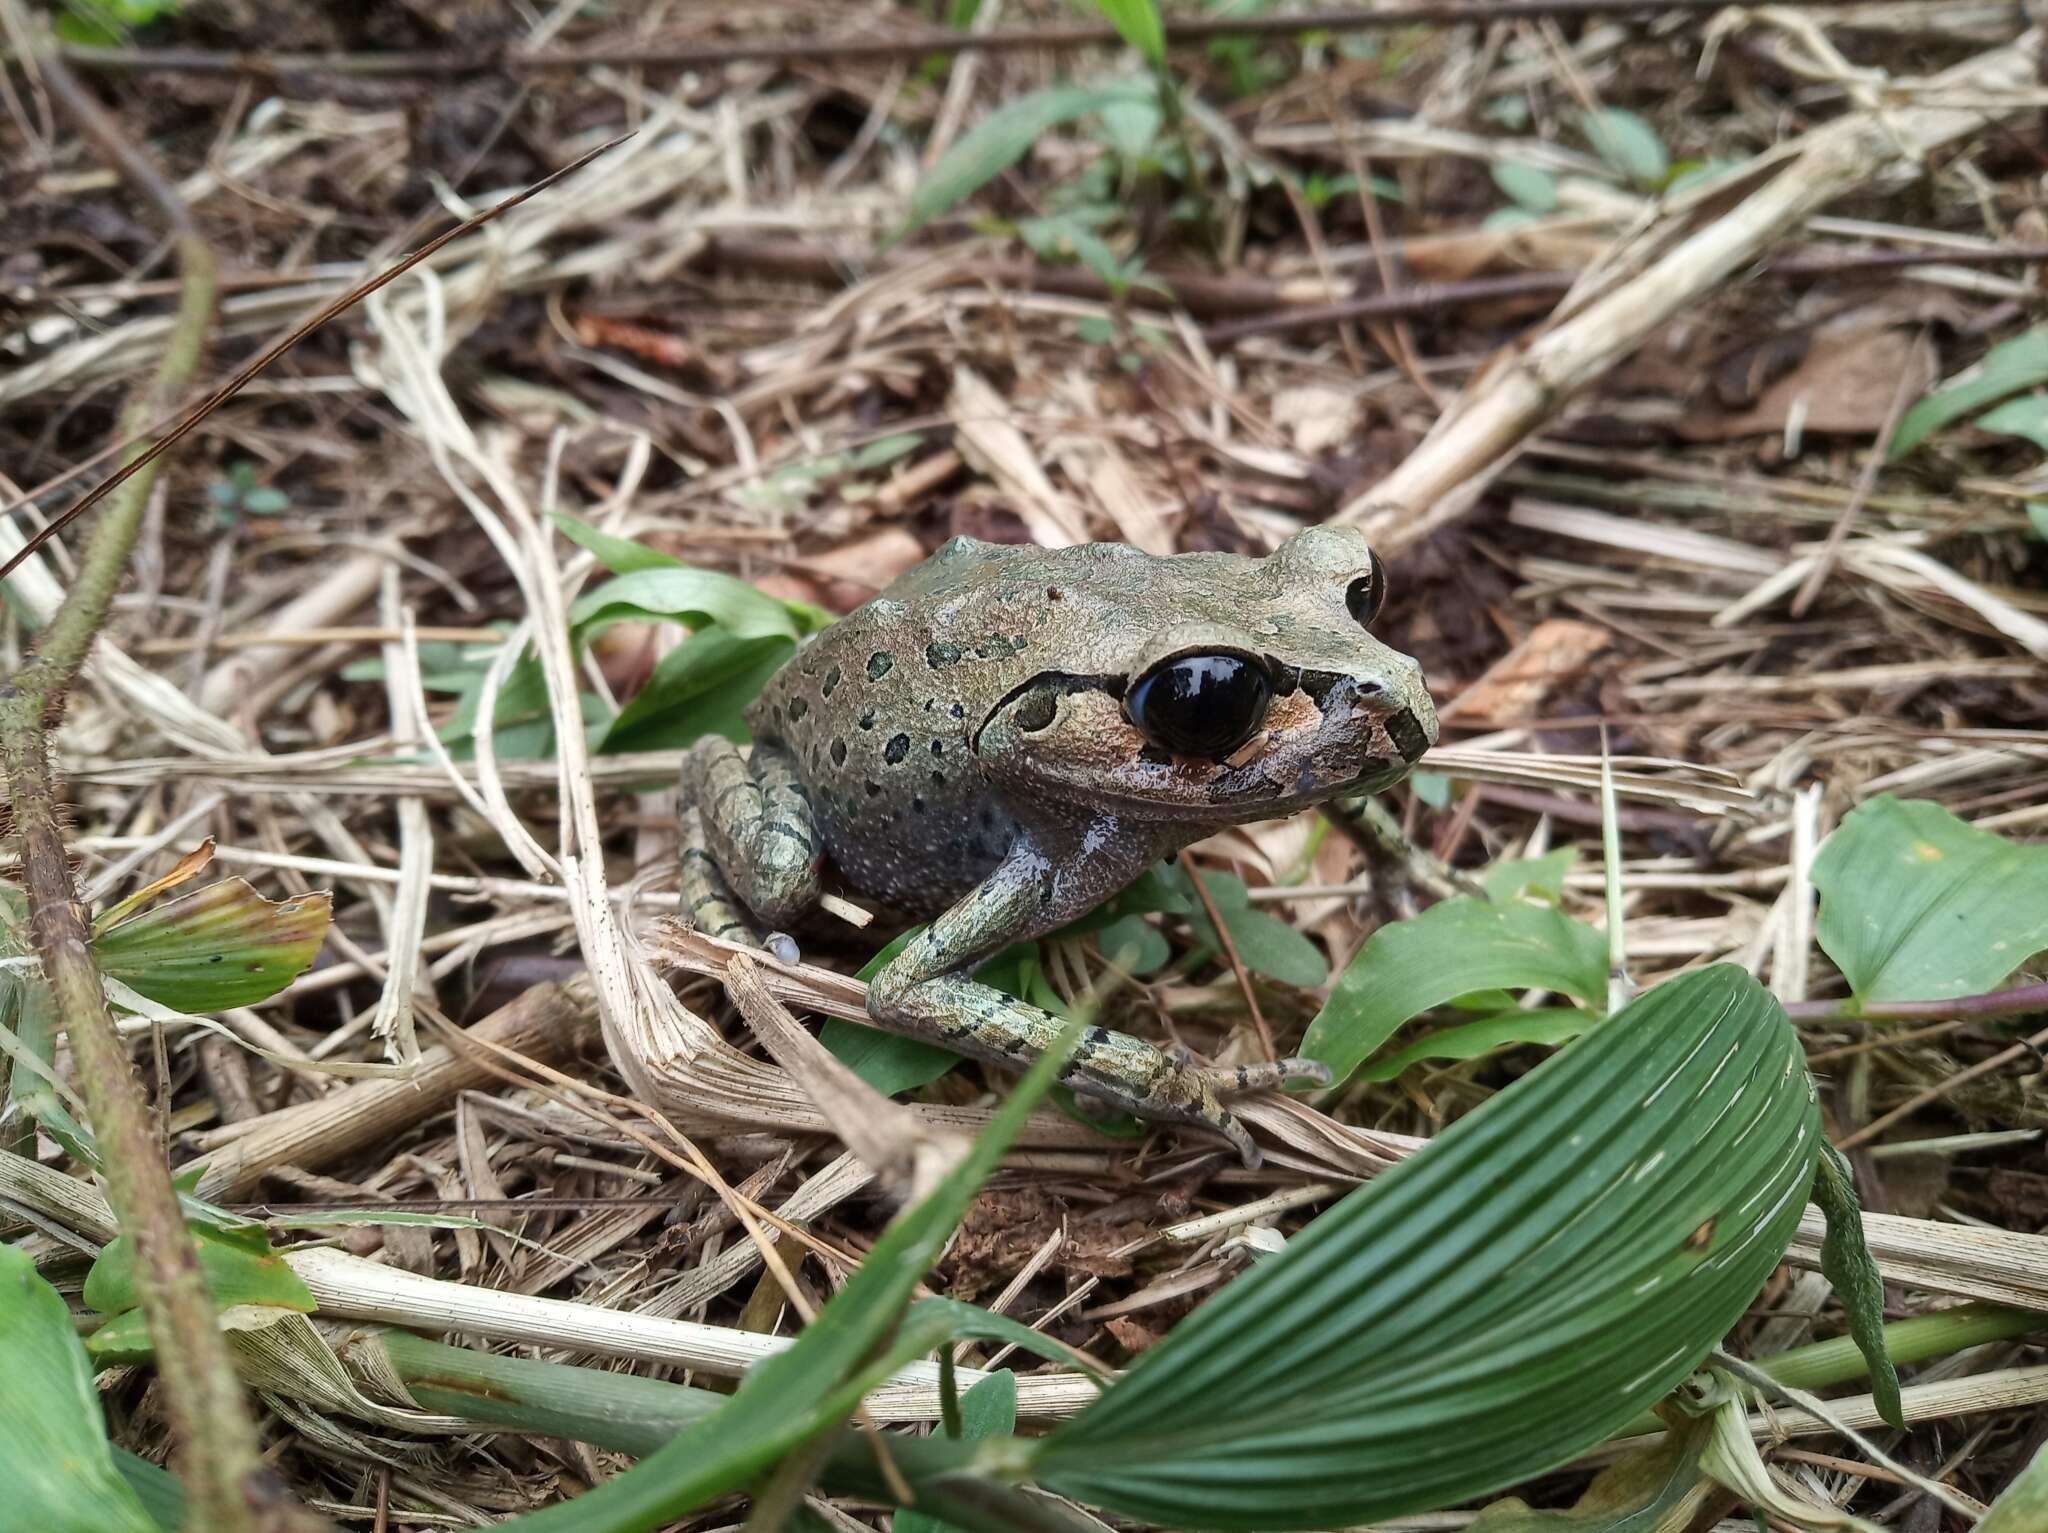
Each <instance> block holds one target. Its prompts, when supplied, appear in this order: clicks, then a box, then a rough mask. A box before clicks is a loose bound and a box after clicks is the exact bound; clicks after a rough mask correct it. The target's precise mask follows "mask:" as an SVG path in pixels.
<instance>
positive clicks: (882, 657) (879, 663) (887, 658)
mask: <svg viewBox="0 0 2048 1533" xmlns="http://www.w3.org/2000/svg"><path fill="white" fill-rule="evenodd" d="M895 663H896V657H895V656H894V655H892V654H890V653H889V652H888V651H887V650H885V649H878V650H876V651H875V652H874V653H873V654H872V655H869V656H868V680H869V681H880V680H881V679H882V678H883V677H884V676H886V675H888V674H889V667H890V666H892V665H894V664H895Z"/></svg>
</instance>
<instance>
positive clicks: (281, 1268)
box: [85, 1228, 319, 1315]
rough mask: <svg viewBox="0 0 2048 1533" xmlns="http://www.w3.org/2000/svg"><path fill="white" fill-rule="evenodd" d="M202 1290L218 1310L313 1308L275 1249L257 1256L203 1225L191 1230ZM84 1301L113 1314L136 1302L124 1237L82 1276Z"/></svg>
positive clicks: (131, 1250) (130, 1246) (130, 1249)
mask: <svg viewBox="0 0 2048 1533" xmlns="http://www.w3.org/2000/svg"><path fill="white" fill-rule="evenodd" d="M191 1234H192V1240H193V1246H194V1249H195V1250H196V1251H197V1252H198V1255H199V1269H200V1271H201V1273H202V1274H203V1275H204V1276H205V1278H206V1291H207V1293H208V1294H210V1295H212V1297H213V1302H214V1303H215V1304H216V1305H218V1306H219V1307H220V1308H222V1309H226V1308H228V1307H230V1306H232V1305H236V1304H266V1305H269V1306H271V1307H272V1308H274V1309H291V1310H297V1311H298V1312H299V1313H300V1314H302V1315H310V1314H312V1313H313V1312H314V1310H316V1309H317V1308H318V1307H319V1306H318V1305H316V1304H315V1303H314V1302H313V1295H312V1292H311V1290H309V1289H308V1288H307V1287H306V1285H305V1283H304V1282H303V1281H302V1280H301V1279H300V1277H299V1275H298V1274H297V1273H296V1272H294V1271H292V1269H291V1268H290V1266H288V1265H287V1264H286V1262H285V1259H284V1258H283V1257H282V1256H280V1255H279V1254H278V1253H277V1252H275V1251H266V1252H264V1253H263V1254H262V1255H260V1256H259V1255H257V1254H256V1253H255V1252H253V1251H250V1250H249V1249H248V1248H247V1247H246V1246H244V1245H242V1244H241V1243H240V1242H237V1241H231V1240H224V1239H222V1238H221V1237H220V1236H218V1235H217V1234H215V1233H214V1232H213V1231H211V1230H208V1229H203V1228H202V1229H195V1230H193V1231H191ZM85 1302H86V1303H87V1304H90V1305H91V1306H92V1307H93V1308H94V1309H96V1310H98V1311H99V1312H100V1313H101V1314H103V1315H119V1314H123V1313H125V1312H127V1311H128V1310H132V1309H134V1308H135V1307H136V1306H137V1305H138V1304H140V1303H141V1302H142V1298H141V1294H140V1293H139V1292H138V1290H137V1287H136V1281H135V1247H134V1243H133V1242H132V1241H130V1240H129V1239H128V1237H127V1236H125V1235H119V1236H116V1237H115V1238H114V1239H113V1240H110V1241H108V1242H107V1245H106V1247H105V1249H103V1250H102V1251H101V1252H100V1254H99V1259H98V1260H96V1261H95V1262H94V1263H93V1264H92V1270H91V1271H90V1272H88V1273H87V1274H86V1275H85Z"/></svg>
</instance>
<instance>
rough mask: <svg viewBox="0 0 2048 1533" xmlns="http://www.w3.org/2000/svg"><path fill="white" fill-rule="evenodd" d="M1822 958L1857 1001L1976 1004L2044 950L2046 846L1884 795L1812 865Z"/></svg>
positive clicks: (1855, 814)
mask: <svg viewBox="0 0 2048 1533" xmlns="http://www.w3.org/2000/svg"><path fill="white" fill-rule="evenodd" d="M1813 883H1814V887H1815V888H1816V889H1818V890H1819V891H1820V919H1819V922H1818V924H1817V925H1816V928H1815V935H1816V937H1817V938H1818V939H1819V942H1820V946H1821V951H1822V952H1824V953H1826V954H1827V955H1828V957H1829V958H1831V959H1832V960H1834V964H1835V967H1836V968H1838V969H1840V970H1841V971H1842V973H1843V974H1844V975H1845V976H1846V977H1847V978H1848V981H1849V985H1850V988H1851V989H1852V990H1854V991H1855V995H1856V999H1857V1000H1858V1001H1909V1000H1929V1001H1940V1000H1950V999H1953V998H1954V997H1956V996H1963V995H1980V994H1982V993H1983V992H1985V991H1987V990H1990V989H1992V988H1993V987H1995V986H1996V985H1997V984H1998V982H1999V981H2000V980H2002V979H2004V978H2005V977H2006V976H2007V975H2008V974H2010V973H2012V971H2013V970H2014V969H2016V968H2018V967H2019V965H2020V964H2022V963H2024V962H2025V961H2026V960H2027V959H2028V958H2029V957H2031V956H2032V955H2033V954H2035V953H2038V952H2040V951H2041V950H2042V949H2043V948H2048V847H2043V846H2021V845H2018V844H2016V843H2014V842H2011V841H2007V840H2005V839H2004V838H2003V837H2001V836H1995V835H1993V834H1991V832H1989V831H1985V830H1978V829H1976V828H1975V827H1974V826H1971V825H1966V824H1964V823H1963V822H1962V821H1961V820H1959V819H1957V818H1956V817H1955V816H1954V815H1952V814H1950V813H1949V812H1948V811H1947V810H1946V809H1944V808H1942V807H1941V806H1940V805H1939V804H1931V803H1927V802H1925V801H1924V800H1918V799H1897V798H1893V797H1891V796H1890V795H1889V794H1886V795H1883V796H1882V797H1879V798H1874V799H1872V800H1871V801H1870V802H1869V803H1867V804H1864V805H1862V806H1860V807H1859V808H1857V809H1855V810H1853V811H1852V812H1851V813H1850V814H1849V815H1848V816H1847V817H1846V818H1845V819H1844V820H1843V821H1842V823H1841V824H1840V825H1839V826H1838V827H1836V829H1835V833H1834V834H1833V835H1831V836H1829V837H1828V839H1827V841H1826V843H1825V844H1824V845H1823V846H1822V847H1821V849H1820V854H1819V855H1818V856H1816V857H1815V858H1814V859H1813Z"/></svg>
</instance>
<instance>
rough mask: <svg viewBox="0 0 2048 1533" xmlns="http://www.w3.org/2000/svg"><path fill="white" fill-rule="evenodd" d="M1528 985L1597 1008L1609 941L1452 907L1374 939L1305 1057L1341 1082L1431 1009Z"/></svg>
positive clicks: (1551, 924)
mask: <svg viewBox="0 0 2048 1533" xmlns="http://www.w3.org/2000/svg"><path fill="white" fill-rule="evenodd" d="M1531 986H1535V987H1541V988H1542V989H1545V990H1562V991H1563V992H1564V993H1565V994H1566V995H1572V996H1577V997H1578V998H1579V999H1580V1000H1582V1001H1586V1002H1589V1003H1591V1004H1593V1005H1596V1006H1597V1005H1600V1004H1601V1003H1602V1002H1603V1001H1604V1000H1605V998H1606V995H1607V939H1606V938H1605V937H1603V936H1601V934H1600V933H1599V932H1597V931H1595V930H1593V928H1592V927H1590V926H1585V925H1582V924H1581V923H1579V922H1577V921H1574V920H1571V919H1569V918H1568V917H1566V916H1564V915H1562V914H1560V913H1559V912H1558V911H1556V910H1552V909H1549V908H1547V907H1542V906H1536V905H1530V904H1526V903H1523V902H1520V901H1517V902H1515V903H1513V904H1507V905H1495V904H1490V903H1488V902H1486V901H1483V900H1470V899H1455V900H1445V901H1444V902H1443V903H1442V904H1439V905H1432V906H1431V907H1430V908H1429V909H1427V910H1425V911H1423V912H1422V914H1420V915H1418V916H1415V917H1413V918H1412V919H1410V920H1406V921H1397V922H1395V923H1393V924H1392V925H1390V926H1382V927H1381V928H1380V929H1379V930H1378V931H1376V932H1374V933H1373V934H1372V936H1371V937H1370V938H1369V939H1368V940H1367V942H1366V944H1365V946H1364V947H1362V948H1360V949H1359V950H1358V956H1357V957H1355V958H1353V959H1352V960H1351V963H1350V964H1349V966H1348V967H1346V969H1345V970H1344V972H1343V973H1342V974H1341V975H1339V976H1338V977H1337V984H1336V987H1335V988H1334V989H1333V990H1332V991H1331V992H1330V999H1329V1000H1328V1001H1326V1002H1325V1003H1324V1004H1323V1009H1322V1010H1321V1011H1320V1012H1318V1013H1317V1014H1316V1019H1315V1021H1313V1022H1311V1023H1310V1024H1309V1029H1308V1036H1307V1037H1306V1038H1305V1039H1304V1040H1303V1042H1302V1046H1301V1051H1302V1053H1303V1054H1305V1055H1307V1056H1308V1057H1309V1058H1311V1059H1320V1060H1321V1061H1322V1062H1323V1063H1324V1064H1326V1065H1328V1066H1329V1067H1330V1071H1331V1074H1332V1075H1333V1076H1334V1077H1335V1078H1336V1080H1337V1081H1339V1082H1341V1081H1343V1079H1344V1078H1345V1077H1346V1076H1348V1075H1350V1074H1351V1072H1352V1071H1353V1070H1356V1069H1357V1068H1358V1067H1359V1065H1360V1064H1361V1063H1363V1062H1364V1060H1365V1059H1366V1058H1367V1056H1369V1055H1370V1054H1371V1053H1372V1052H1373V1051H1374V1050H1375V1049H1377V1048H1378V1047H1379V1046H1380V1045H1381V1044H1383V1043H1385V1042H1386V1041H1387V1039H1388V1038H1390V1037H1392V1036H1393V1033H1394V1029H1395V1028H1397V1027H1399V1026H1400V1025H1401V1024H1402V1023H1403V1022H1406V1021H1408V1020H1409V1018H1411V1017H1416V1016H1420V1015H1421V1014H1422V1013H1423V1012H1425V1011H1428V1010H1429V1009H1430V1008H1431V1007H1432V1006H1441V1005H1443V1004H1444V1003H1445V1002H1446V1001H1449V1000H1451V999H1452V998H1454V997H1456V996H1460V995H1464V994H1466V993H1467V992H1469V991H1473V990H1490V989H1493V988H1496V987H1501V988H1511V989H1522V988H1525V987H1531Z"/></svg>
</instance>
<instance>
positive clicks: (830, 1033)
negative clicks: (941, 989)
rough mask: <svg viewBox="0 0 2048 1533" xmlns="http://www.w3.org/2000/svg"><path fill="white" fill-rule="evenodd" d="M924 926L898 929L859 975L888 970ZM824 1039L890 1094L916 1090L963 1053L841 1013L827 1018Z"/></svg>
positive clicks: (852, 1066)
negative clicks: (842, 1016)
mask: <svg viewBox="0 0 2048 1533" xmlns="http://www.w3.org/2000/svg"><path fill="white" fill-rule="evenodd" d="M923 930H924V928H923V927H922V926H913V927H911V928H910V930H908V931H906V932H902V933H900V934H898V935H897V936H896V937H894V938H892V939H891V940H890V941H889V942H888V943H886V944H885V945H884V946H883V948H882V950H881V951H880V952H878V953H877V954H875V956H874V957H872V958H870V959H869V960H868V961H867V962H866V963H864V964H862V965H861V969H860V973H859V974H858V975H857V976H856V978H858V979H859V980H860V981H861V983H862V984H866V983H867V982H868V981H870V980H872V979H873V978H874V977H875V976H876V975H877V974H879V973H881V972H882V966H883V965H884V964H886V963H888V961H889V960H890V959H892V958H894V957H895V956H896V955H897V954H898V953H900V952H902V951H903V950H904V949H905V948H906V947H908V946H909V945H910V942H911V939H912V938H914V937H915V936H916V935H917V934H918V933H919V932H921V931H923ZM818 1041H819V1042H820V1043H822V1044H824V1045H825V1047H826V1048H828V1049H830V1050H831V1051H832V1053H833V1054H835V1055H836V1056H837V1057H838V1059H839V1061H840V1063H841V1064H843V1065H845V1066H846V1067H847V1068H848V1069H849V1070H851V1071H853V1073H854V1074H855V1075H858V1076H859V1077H860V1078H861V1079H862V1080H864V1081H866V1082H867V1083H868V1084H869V1085H870V1086H872V1087H874V1088H875V1090H877V1091H879V1092H881V1093H882V1095H884V1096H896V1095H897V1094H899V1093H900V1092H905V1091H914V1090H916V1089H917V1088H918V1087H919V1086H927V1085H930V1084H931V1083H932V1082H933V1081H935V1080H937V1079H938V1078H939V1077H940V1076H942V1075H944V1074H945V1073H946V1072H947V1071H948V1070H950V1069H952V1068H953V1066H955V1065H957V1064H959V1063H960V1056H959V1055H958V1054H955V1053H954V1052H953V1051H952V1050H951V1049H942V1048H940V1047H939V1046H938V1045H937V1044H935V1043H923V1042H920V1041H919V1040H918V1039H915V1038H903V1037H899V1036H898V1035H897V1034H895V1033H889V1032H884V1031H883V1030H882V1029H881V1028H879V1027H867V1026H863V1025H862V1024H860V1023H858V1022H848V1021H845V1020H843V1019H841V1018H839V1017H827V1018H826V1019H825V1021H824V1022H823V1024H822V1025H820V1027H819V1028H818Z"/></svg>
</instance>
